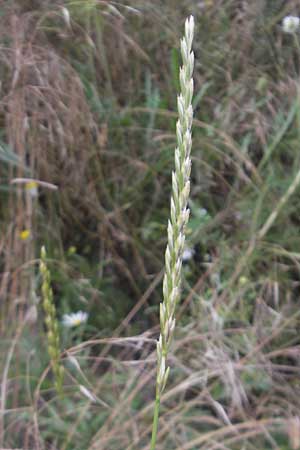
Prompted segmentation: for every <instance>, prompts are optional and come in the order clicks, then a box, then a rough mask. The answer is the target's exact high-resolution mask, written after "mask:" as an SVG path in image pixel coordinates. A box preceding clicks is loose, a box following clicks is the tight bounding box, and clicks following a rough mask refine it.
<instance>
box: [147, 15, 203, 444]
mask: <svg viewBox="0 0 300 450" xmlns="http://www.w3.org/2000/svg"><path fill="white" fill-rule="evenodd" d="M193 37H194V18H193V16H190V18H188V19H187V20H186V22H185V34H184V37H183V39H182V40H181V56H182V62H183V64H182V67H181V68H180V75H179V80H180V90H181V92H180V94H179V95H178V98H177V106H178V115H179V118H178V121H177V124H176V136H177V147H176V149H175V171H174V172H173V173H172V196H171V215H170V216H171V218H170V220H169V222H168V244H167V249H166V253H165V275H164V280H163V302H162V303H161V304H160V336H159V340H158V342H157V376H156V398H155V409H154V417H153V429H152V439H151V450H154V449H155V445H156V436H157V428H158V418H159V409H160V401H161V395H162V393H163V391H164V388H165V386H166V383H167V379H168V375H169V370H170V368H169V367H167V356H168V351H169V348H170V345H171V342H172V337H173V333H174V328H175V308H176V304H177V302H178V299H179V296H180V285H181V267H182V254H183V250H184V242H185V228H186V225H187V222H188V219H189V208H188V198H189V194H190V173H191V158H190V154H191V148H192V134H191V128H192V122H193V107H192V97H193V91H194V82H193V78H192V74H193V69H194V53H193V52H192V42H193Z"/></svg>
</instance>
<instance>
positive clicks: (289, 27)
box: [282, 16, 300, 34]
mask: <svg viewBox="0 0 300 450" xmlns="http://www.w3.org/2000/svg"><path fill="white" fill-rule="evenodd" d="M299 25H300V19H299V17H297V16H286V17H285V18H284V19H283V21H282V29H283V31H284V32H285V33H290V34H293V33H295V32H296V31H297V30H298V28H299Z"/></svg>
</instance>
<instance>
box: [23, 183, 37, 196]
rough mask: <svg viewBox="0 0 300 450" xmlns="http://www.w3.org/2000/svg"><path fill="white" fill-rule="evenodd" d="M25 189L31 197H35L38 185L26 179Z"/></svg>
mask: <svg viewBox="0 0 300 450" xmlns="http://www.w3.org/2000/svg"><path fill="white" fill-rule="evenodd" d="M25 189H26V190H27V191H28V193H29V194H30V195H31V197H37V195H38V185H37V183H36V181H28V183H26V184H25Z"/></svg>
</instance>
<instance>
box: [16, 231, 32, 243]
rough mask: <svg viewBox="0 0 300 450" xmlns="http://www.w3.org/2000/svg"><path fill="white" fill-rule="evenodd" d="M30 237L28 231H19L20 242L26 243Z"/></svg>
mask: <svg viewBox="0 0 300 450" xmlns="http://www.w3.org/2000/svg"><path fill="white" fill-rule="evenodd" d="M29 237H30V230H26V229H25V230H22V231H20V233H19V238H20V239H21V240H22V241H27V239H28V238H29Z"/></svg>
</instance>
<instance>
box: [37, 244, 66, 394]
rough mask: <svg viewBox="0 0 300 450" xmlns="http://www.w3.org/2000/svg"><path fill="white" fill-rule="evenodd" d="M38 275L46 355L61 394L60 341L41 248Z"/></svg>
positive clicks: (49, 282)
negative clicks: (40, 279) (46, 348)
mask: <svg viewBox="0 0 300 450" xmlns="http://www.w3.org/2000/svg"><path fill="white" fill-rule="evenodd" d="M40 273H41V276H42V296H43V307H44V311H45V323H46V327H47V339H48V353H49V356H50V360H51V365H52V370H53V374H54V379H55V388H56V390H57V392H58V393H61V392H62V383H63V378H64V368H63V366H62V365H61V364H60V341H59V333H58V323H57V318H56V309H55V305H54V301H53V292H52V289H51V279H50V272H49V270H48V267H47V263H46V250H45V247H42V248H41V259H40Z"/></svg>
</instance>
